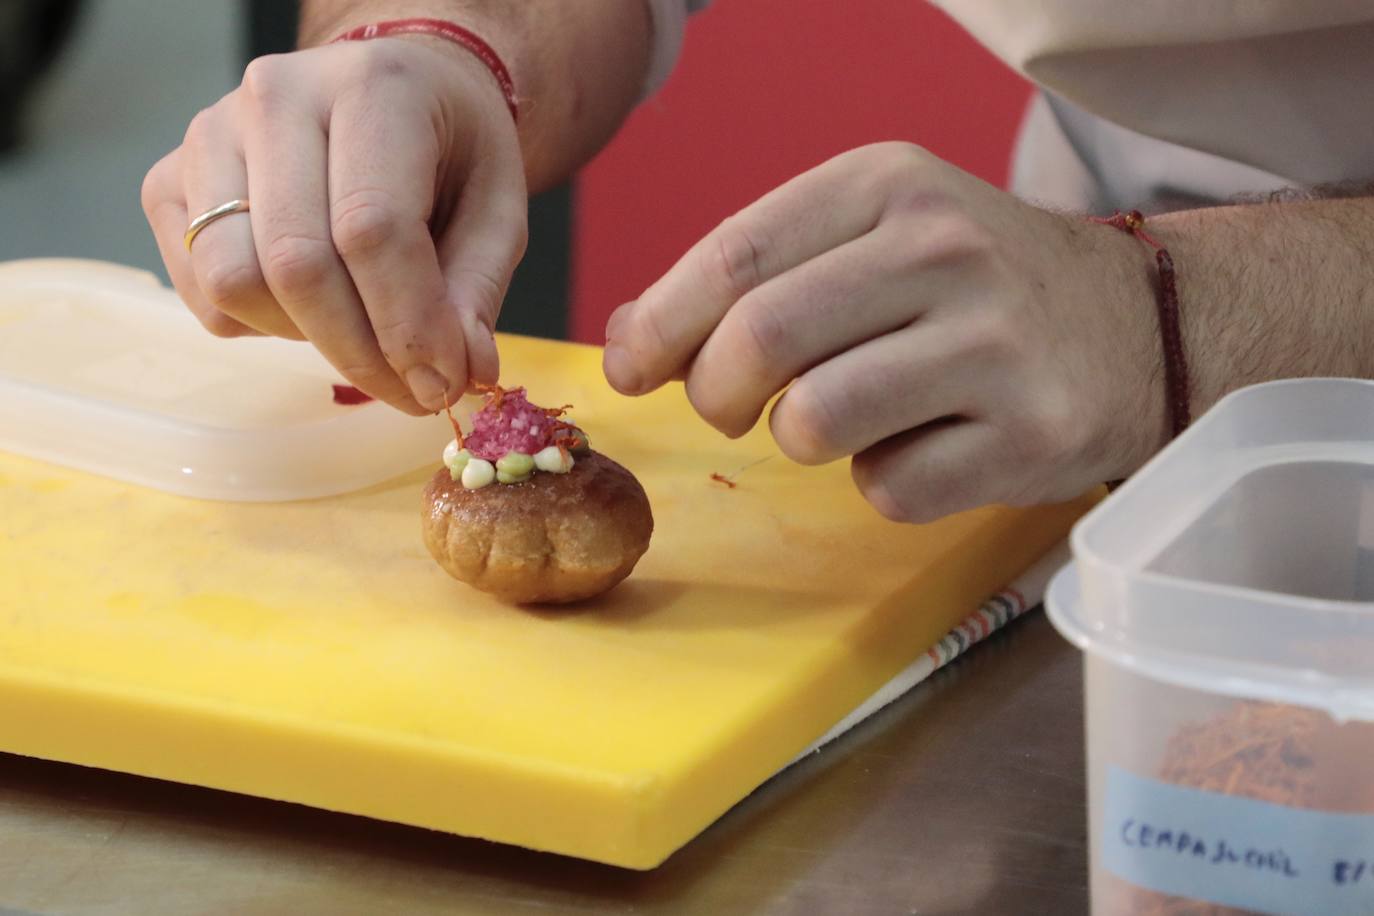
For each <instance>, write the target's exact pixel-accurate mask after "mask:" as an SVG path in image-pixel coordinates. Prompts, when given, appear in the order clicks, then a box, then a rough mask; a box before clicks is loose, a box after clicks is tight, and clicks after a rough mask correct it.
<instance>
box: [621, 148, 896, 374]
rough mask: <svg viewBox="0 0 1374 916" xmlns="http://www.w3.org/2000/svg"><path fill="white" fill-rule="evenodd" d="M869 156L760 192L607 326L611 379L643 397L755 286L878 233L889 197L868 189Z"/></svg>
mask: <svg viewBox="0 0 1374 916" xmlns="http://www.w3.org/2000/svg"><path fill="white" fill-rule="evenodd" d="M863 152H864V151H862V150H860V151H856V152H851V153H846V154H844V155H841V156H837V157H835V158H834V159H831V160H829V161H828V162H825V163H823V164H821V165H819V166H817V167H816V168H814V169H812V170H810V171H809V172H805V173H803V174H802V175H800V176H798V177H796V178H794V179H792V180H791V181H789V182H787V183H786V184H784V185H782V186H780V187H778V188H777V189H775V190H773V191H771V192H769V193H768V194H766V195H764V196H763V197H761V198H759V200H758V201H756V202H755V203H753V204H751V205H750V206H748V207H746V208H745V209H743V210H741V211H740V212H739V213H737V214H735V215H734V216H732V217H730V218H729V219H727V220H725V221H724V222H723V223H721V224H720V225H719V226H717V227H716V228H715V229H714V230H712V231H711V232H710V233H708V234H707V235H706V236H705V237H704V238H703V239H702V240H701V241H699V242H697V243H696V244H695V245H693V246H692V248H691V249H689V250H688V252H687V253H686V254H685V255H683V256H682V258H681V259H680V260H679V261H678V262H677V263H676V264H674V265H673V267H672V268H671V269H669V271H668V272H667V273H666V274H664V275H663V277H662V278H661V279H659V280H658V281H657V282H656V283H654V284H653V285H652V286H650V287H649V288H648V289H647V290H645V291H644V293H643V295H641V296H640V297H639V299H638V300H636V301H635V302H631V303H629V304H627V305H624V306H621V307H620V308H619V309H618V310H617V311H616V312H615V314H614V315H612V316H611V320H610V322H609V323H607V325H606V342H607V348H606V357H605V371H606V378H607V380H608V381H609V382H610V383H611V385H613V386H614V387H615V388H616V389H617V390H619V391H621V392H622V393H624V394H643V393H645V392H648V391H651V390H653V389H654V388H657V387H658V386H659V385H662V384H663V383H664V382H667V381H669V380H670V379H672V378H674V377H675V376H680V375H681V373H682V372H683V370H684V368H685V367H686V365H687V364H688V363H689V362H690V361H691V359H692V357H693V356H694V355H695V354H696V352H697V350H699V349H700V348H701V345H702V344H703V343H705V342H706V339H707V337H709V336H710V334H711V331H712V330H713V329H714V328H715V326H716V325H717V324H719V323H720V320H721V319H722V318H723V317H724V316H725V313H726V312H727V311H729V310H730V308H731V306H733V305H734V304H735V303H736V302H737V301H739V300H740V299H741V298H743V297H744V296H745V295H747V294H748V293H749V292H750V291H751V290H753V289H755V288H756V287H758V286H760V285H761V284H763V283H765V282H767V281H768V280H770V279H772V278H773V277H776V276H778V275H779V274H781V273H783V272H785V271H787V270H789V269H791V268H793V267H795V266H797V265H799V264H802V263H805V262H806V261H809V260H811V259H812V258H814V257H816V256H818V255H820V254H823V253H824V252H826V251H829V250H830V249H832V248H836V247H838V246H840V245H843V244H844V243H845V242H849V241H852V240H853V239H856V238H858V237H860V236H862V235H864V234H865V233H867V232H868V231H869V230H871V229H872V228H873V227H874V226H875V225H876V224H877V222H878V219H879V218H880V217H881V215H882V208H883V204H884V200H885V198H884V195H883V194H881V193H878V192H877V190H876V184H877V182H869V184H870V185H872V186H871V187H865V182H864V174H863V171H862V169H861V168H860V166H861V165H862V154H863Z"/></svg>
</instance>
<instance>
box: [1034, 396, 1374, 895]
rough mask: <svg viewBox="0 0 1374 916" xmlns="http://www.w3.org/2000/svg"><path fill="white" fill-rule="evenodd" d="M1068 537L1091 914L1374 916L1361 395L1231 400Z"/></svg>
mask: <svg viewBox="0 0 1374 916" xmlns="http://www.w3.org/2000/svg"><path fill="white" fill-rule="evenodd" d="M1072 541H1073V552H1074V562H1073V563H1072V564H1070V566H1069V567H1067V568H1066V569H1065V570H1063V571H1062V572H1061V573H1060V574H1059V575H1058V576H1057V577H1056V579H1055V580H1054V582H1053V583H1052V584H1051V586H1050V590H1049V594H1048V596H1047V598H1046V606H1047V608H1048V610H1049V614H1050V617H1051V619H1052V620H1053V622H1054V624H1055V626H1056V627H1058V629H1059V630H1060V632H1061V633H1063V634H1064V635H1065V636H1066V637H1067V638H1068V639H1069V640H1071V641H1072V642H1074V643H1075V644H1077V645H1078V646H1079V647H1080V648H1082V649H1083V650H1084V651H1085V654H1086V662H1085V668H1086V688H1085V689H1086V707H1087V709H1086V716H1087V741H1088V781H1089V812H1090V813H1089V817H1090V822H1089V834H1090V840H1091V844H1092V847H1091V861H1092V900H1093V913H1095V914H1099V916H1101V914H1118V913H1122V914H1124V913H1131V914H1174V913H1177V914H1183V913H1188V914H1220V913H1246V912H1257V913H1282V914H1302V916H1311V914H1323V913H1335V914H1358V913H1374V383H1371V382H1363V381H1351V380H1328V379H1312V380H1298V381H1285V382H1275V383H1271V384H1266V385H1259V386H1255V387H1253V388H1248V389H1245V390H1243V391H1239V392H1237V393H1235V394H1233V395H1231V396H1230V397H1228V398H1226V399H1225V400H1224V401H1222V402H1221V403H1220V404H1219V405H1217V406H1216V407H1215V408H1214V409H1213V410H1212V411H1211V412H1209V413H1208V414H1207V415H1206V416H1205V417H1203V418H1202V419H1201V420H1200V421H1199V422H1198V423H1197V424H1196V426H1194V427H1193V428H1192V429H1191V430H1189V431H1188V432H1187V433H1185V434H1184V435H1183V436H1181V437H1180V438H1179V439H1178V441H1176V442H1175V443H1173V444H1172V445H1171V446H1170V447H1169V448H1168V449H1166V450H1165V451H1164V452H1162V453H1161V454H1160V455H1159V456H1158V457H1157V458H1156V459H1155V460H1154V461H1153V462H1151V463H1150V464H1149V465H1148V466H1147V467H1145V468H1144V469H1143V470H1142V471H1141V472H1140V473H1139V474H1138V475H1136V477H1134V478H1133V479H1132V480H1131V481H1130V482H1128V483H1127V484H1126V485H1125V486H1123V487H1122V488H1121V489H1120V490H1118V491H1117V492H1116V493H1115V494H1113V496H1112V497H1111V498H1110V499H1108V500H1107V501H1105V502H1104V503H1103V504H1101V505H1100V506H1099V507H1098V508H1097V509H1095V510H1094V511H1093V512H1092V513H1091V514H1090V515H1088V516H1087V517H1086V518H1084V520H1083V521H1082V522H1080V523H1079V525H1078V526H1077V528H1076V529H1075V530H1074V533H1073V538H1072Z"/></svg>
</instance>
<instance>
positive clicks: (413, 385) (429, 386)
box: [406, 366, 448, 410]
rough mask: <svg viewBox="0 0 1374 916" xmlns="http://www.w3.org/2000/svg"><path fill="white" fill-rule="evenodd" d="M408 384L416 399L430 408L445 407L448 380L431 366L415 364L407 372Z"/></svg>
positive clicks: (439, 408)
mask: <svg viewBox="0 0 1374 916" xmlns="http://www.w3.org/2000/svg"><path fill="white" fill-rule="evenodd" d="M406 385H407V386H409V387H410V393H411V394H413V395H415V400H417V401H419V402H420V404H421V405H422V406H424V407H428V408H429V409H430V410H443V409H444V396H445V395H446V394H447V393H448V380H447V379H446V378H444V377H443V376H442V375H440V374H439V373H438V372H436V371H434V369H433V368H432V367H430V366H415V367H414V368H412V369H411V370H410V371H408V372H407V373H406Z"/></svg>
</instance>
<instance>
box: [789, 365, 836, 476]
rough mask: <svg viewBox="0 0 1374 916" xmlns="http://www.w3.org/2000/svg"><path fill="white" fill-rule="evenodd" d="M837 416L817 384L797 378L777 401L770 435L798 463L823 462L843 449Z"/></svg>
mask: <svg viewBox="0 0 1374 916" xmlns="http://www.w3.org/2000/svg"><path fill="white" fill-rule="evenodd" d="M839 416H840V415H839V413H838V411H837V410H836V409H835V408H834V407H833V406H832V405H831V404H830V403H828V401H827V399H826V397H825V395H824V394H822V393H821V391H820V386H818V385H815V384H812V383H811V382H809V381H808V380H806V379H799V380H797V381H796V382H793V383H792V386H791V387H790V388H788V389H787V393H786V394H784V395H783V398H782V400H781V401H780V402H779V404H778V415H777V422H776V423H775V424H774V429H773V438H774V439H775V440H776V441H777V443H778V448H779V449H781V450H782V453H783V454H784V455H786V456H787V457H788V458H791V459H792V460H793V461H795V462H797V463H798V464H824V463H825V462H827V461H830V460H832V459H833V458H834V457H835V456H836V454H837V453H839V452H841V451H843V449H842V446H841V444H840V438H841V437H840V424H839Z"/></svg>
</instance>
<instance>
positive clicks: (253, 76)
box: [242, 54, 289, 104]
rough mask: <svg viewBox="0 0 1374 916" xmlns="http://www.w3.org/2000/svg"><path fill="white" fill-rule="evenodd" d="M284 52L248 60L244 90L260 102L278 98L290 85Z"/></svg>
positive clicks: (251, 97) (244, 73) (244, 77)
mask: <svg viewBox="0 0 1374 916" xmlns="http://www.w3.org/2000/svg"><path fill="white" fill-rule="evenodd" d="M287 68H288V64H287V63H286V55H284V54H268V55H265V56H263V57H258V58H255V59H253V60H251V61H249V62H248V66H247V67H245V68H244V70H243V83H242V86H243V92H244V95H246V96H247V97H248V98H250V99H252V100H253V101H254V102H257V103H259V104H261V103H263V102H270V101H271V100H272V99H274V98H276V96H278V95H279V94H280V93H281V92H282V90H283V87H285V86H287V85H289V80H288V78H287V75H286V70H287Z"/></svg>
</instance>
